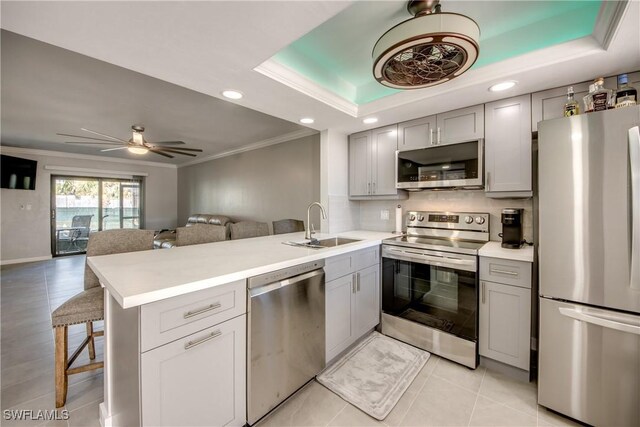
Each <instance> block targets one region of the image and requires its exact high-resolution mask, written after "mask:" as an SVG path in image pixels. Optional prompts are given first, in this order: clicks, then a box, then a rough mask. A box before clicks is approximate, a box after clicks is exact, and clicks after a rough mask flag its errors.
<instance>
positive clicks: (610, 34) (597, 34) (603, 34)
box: [592, 0, 629, 50]
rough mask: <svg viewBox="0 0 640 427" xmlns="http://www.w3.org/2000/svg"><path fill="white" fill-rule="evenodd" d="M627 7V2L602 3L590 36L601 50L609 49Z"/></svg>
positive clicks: (622, 0) (609, 1) (619, 0)
mask: <svg viewBox="0 0 640 427" xmlns="http://www.w3.org/2000/svg"><path fill="white" fill-rule="evenodd" d="M628 6H629V1H628V0H616V1H612V0H605V1H603V2H602V6H600V12H599V13H598V17H597V18H596V23H595V25H594V26H593V33H592V35H593V37H594V38H595V39H596V40H597V41H598V43H600V45H601V46H602V48H603V49H605V50H607V49H609V46H610V45H611V42H612V41H613V39H614V38H615V36H616V34H617V33H618V28H620V24H621V23H622V18H623V17H624V14H625V12H626V11H627V7H628Z"/></svg>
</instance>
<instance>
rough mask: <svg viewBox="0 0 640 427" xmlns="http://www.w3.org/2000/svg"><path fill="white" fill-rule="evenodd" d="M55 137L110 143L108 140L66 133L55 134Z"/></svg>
mask: <svg viewBox="0 0 640 427" xmlns="http://www.w3.org/2000/svg"><path fill="white" fill-rule="evenodd" d="M56 135H60V136H72V137H74V138H83V139H91V140H93V141H107V142H111V140H110V139H102V138H91V137H90V136H84V135H71V134H68V133H57V134H56Z"/></svg>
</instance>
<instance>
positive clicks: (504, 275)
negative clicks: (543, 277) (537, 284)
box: [480, 257, 531, 289]
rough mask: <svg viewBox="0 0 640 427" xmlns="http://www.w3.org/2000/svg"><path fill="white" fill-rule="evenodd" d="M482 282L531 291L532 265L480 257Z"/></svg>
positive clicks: (523, 262)
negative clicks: (518, 287) (487, 281)
mask: <svg viewBox="0 0 640 427" xmlns="http://www.w3.org/2000/svg"><path fill="white" fill-rule="evenodd" d="M480 280H490V281H492V282H496V283H505V284H507V285H513V286H520V287H522V288H529V289H531V263H530V262H525V261H512V260H509V259H501V258H490V257H480Z"/></svg>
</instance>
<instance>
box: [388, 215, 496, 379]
mask: <svg viewBox="0 0 640 427" xmlns="http://www.w3.org/2000/svg"><path fill="white" fill-rule="evenodd" d="M487 241H489V214H487V213H469V212H422V211H419V212H408V213H407V234H406V235H404V236H400V237H396V238H393V239H387V240H385V241H384V244H383V245H382V264H383V266H382V333H383V334H385V335H388V336H390V337H394V338H396V339H399V340H400V341H404V342H407V343H409V344H412V345H414V346H416V347H420V348H423V349H425V350H427V351H429V352H432V353H434V354H437V355H439V356H442V357H445V358H447V359H450V360H453V361H455V362H458V363H460V364H463V365H465V366H468V367H470V368H474V369H475V368H476V367H477V366H478V351H477V342H478V250H479V249H480V248H481V247H482V246H483V245H484V244H485V243H486V242H487Z"/></svg>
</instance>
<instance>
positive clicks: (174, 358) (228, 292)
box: [88, 231, 392, 426]
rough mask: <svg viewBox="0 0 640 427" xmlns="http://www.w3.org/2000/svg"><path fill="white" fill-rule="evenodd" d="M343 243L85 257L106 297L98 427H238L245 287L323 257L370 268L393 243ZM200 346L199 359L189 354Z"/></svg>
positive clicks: (370, 239) (278, 242)
mask: <svg viewBox="0 0 640 427" xmlns="http://www.w3.org/2000/svg"><path fill="white" fill-rule="evenodd" d="M316 237H317V238H319V239H324V238H328V237H331V236H329V235H322V234H318V235H317V236H316ZM340 237H345V238H349V239H354V240H357V241H355V242H352V243H347V244H344V245H339V246H334V247H329V248H322V249H311V248H305V247H298V246H290V245H286V244H283V243H284V242H287V241H294V242H296V241H302V240H304V236H303V233H292V234H285V235H274V236H268V237H259V238H253V239H243V240H236V241H224V242H217V243H211V244H204V245H194V246H185V247H177V248H173V249H171V250H156V251H146V252H134V253H127V254H117V255H108V256H101V257H90V258H89V259H88V264H89V266H90V267H91V269H92V270H93V271H94V272H95V273H96V275H97V276H98V277H99V279H100V282H101V284H102V285H103V286H104V287H105V290H106V291H105V394H104V395H105V400H104V402H103V403H102V404H101V406H100V417H101V421H102V423H103V425H104V426H110V425H113V426H116V425H128V426H133V425H164V424H171V423H172V422H177V420H180V422H181V423H187V424H194V425H195V424H211V425H214V424H215V425H244V424H245V422H246V401H245V396H246V390H245V387H246V364H245V363H246V327H247V322H246V311H247V285H246V279H247V278H249V277H253V276H257V275H261V274H264V273H269V272H273V271H276V270H281V269H286V268H289V267H293V266H297V265H301V264H305V263H309V262H313V261H319V260H326V259H327V258H334V259H339V260H340V261H341V262H342V261H343V260H344V261H345V263H344V264H345V266H342V265H341V266H340V267H339V268H340V269H343V268H345V267H346V270H344V271H345V272H347V273H349V272H351V273H355V270H354V271H351V270H349V269H350V268H357V264H358V262H357V257H356V256H354V257H347V258H345V257H344V256H346V255H348V254H350V253H354V254H360V253H363V254H367V260H368V261H370V262H375V263H377V262H378V259H379V250H378V248H379V245H380V244H381V242H382V240H383V239H385V238H388V237H392V234H391V233H385V232H369V231H353V232H346V233H340ZM368 252H371V254H368ZM352 259H353V260H352ZM362 267H369V264H362ZM336 268H338V267H336ZM327 271H330V268H329V266H327ZM376 271H377V268H376ZM327 275H329V273H327ZM329 279H330V277H327V281H329ZM375 281H376V282H377V283H376V286H379V277H377V276H376V280H375ZM378 289H379V288H377V287H376V290H375V292H373V294H374V295H377V292H379V291H378ZM374 301H377V303H376V304H378V305H379V299H377V298H376V299H374ZM327 309H328V307H327ZM375 312H376V313H377V316H379V308H378V307H376V308H375ZM370 323H371V322H370ZM370 323H369V325H370ZM376 324H377V321H376ZM372 326H375V324H374V325H371V327H372ZM369 329H370V327H369ZM357 338H358V337H352V339H354V340H355V339H357ZM327 340H329V338H328V337H327ZM206 341H210V343H209V345H208V346H206V347H208V350H207V351H206V352H205V351H200V352H198V351H192V352H190V351H189V350H190V349H192V348H194V347H196V346H198V345H200V344H201V343H204V342H206ZM347 345H348V344H347ZM204 348H205V346H202V347H201V349H204ZM196 380H197V381H196Z"/></svg>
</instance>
